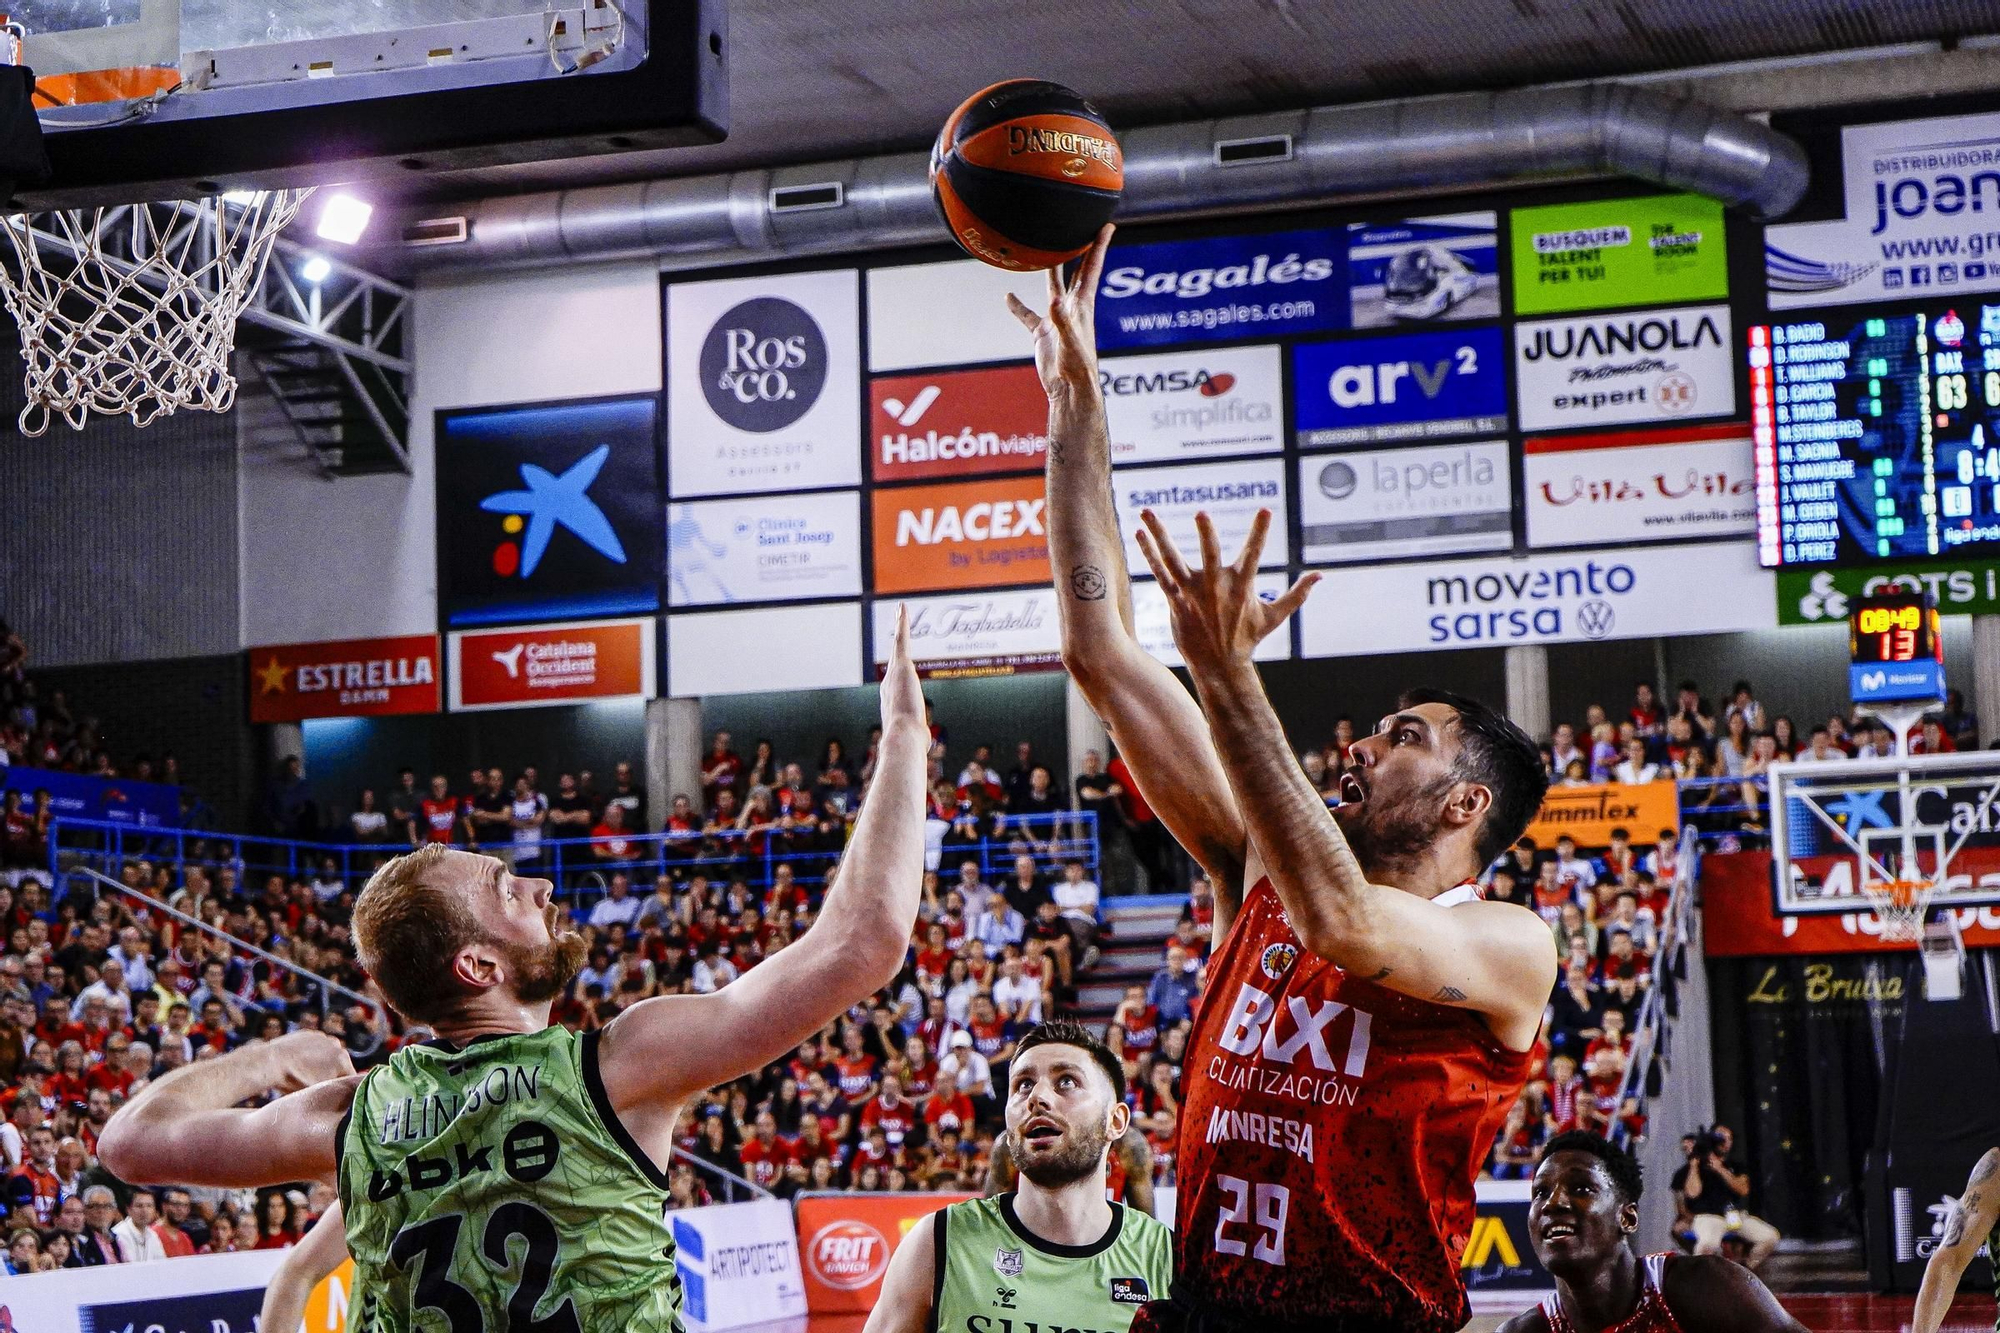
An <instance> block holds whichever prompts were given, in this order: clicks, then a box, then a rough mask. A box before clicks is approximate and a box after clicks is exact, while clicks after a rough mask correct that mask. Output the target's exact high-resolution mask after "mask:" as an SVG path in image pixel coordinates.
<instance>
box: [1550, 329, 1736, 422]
mask: <svg viewBox="0 0 2000 1333" xmlns="http://www.w3.org/2000/svg"><path fill="white" fill-rule="evenodd" d="M1735 362H1736V352H1735V344H1734V342H1733V341H1732V335H1731V332H1730V322H1729V307H1728V306H1726V305H1707V306H1691V307H1689V308H1687V309H1682V310H1638V311H1630V312H1627V313H1625V314H1617V315H1585V316H1580V317H1578V318H1576V319H1544V320H1524V321H1522V322H1521V323H1519V324H1516V325H1515V326H1514V378H1515V381H1516V384H1517V385H1518V389H1519V394H1520V404H1521V429H1523V430H1563V429H1566V428H1568V427H1571V426H1613V425H1620V424H1623V423H1626V422H1639V421H1673V420H1682V419H1689V418H1699V417H1718V416H1730V415H1733V414H1734V413H1735V411H1736V364H1735Z"/></svg>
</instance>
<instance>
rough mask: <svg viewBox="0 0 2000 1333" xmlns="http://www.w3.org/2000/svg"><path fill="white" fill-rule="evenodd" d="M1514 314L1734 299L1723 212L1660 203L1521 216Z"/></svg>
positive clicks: (1558, 208)
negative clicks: (1730, 280) (1719, 298)
mask: <svg viewBox="0 0 2000 1333" xmlns="http://www.w3.org/2000/svg"><path fill="white" fill-rule="evenodd" d="M1511 222H1512V234H1513V260H1514V309H1515V311H1516V312H1517V313H1519V314H1523V315H1539V314H1549V313H1553V312H1555V311H1559V310H1603V309H1607V308H1609V307H1612V306H1633V305H1668V304H1672V303H1676V302H1687V301H1702V300H1709V299H1713V298H1717V297H1723V296H1727V295H1729V262H1728V252H1727V249H1726V246H1725V242H1724V237H1723V220H1722V205H1721V204H1720V203H1717V202H1716V201H1715V200H1713V199H1708V198H1705V197H1703V196H1701V195H1698V194H1656V195H1646V196H1642V197H1640V198H1636V199H1601V200H1594V201H1592V202H1590V203H1582V204H1552V205H1549V206H1547V207H1542V208H1517V209H1515V210H1514V211H1513V214H1512V215H1511Z"/></svg>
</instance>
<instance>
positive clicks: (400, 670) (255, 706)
mask: <svg viewBox="0 0 2000 1333" xmlns="http://www.w3.org/2000/svg"><path fill="white" fill-rule="evenodd" d="M249 659H250V720H251V721H252V722H302V721H304V720H305V719H306V718H309V717H380V716H383V715H386V714H390V713H435V712H437V711H438V701H439V700H440V699H441V698H442V697H443V694H442V687H443V683H444V672H443V670H442V669H441V664H440V661H439V654H438V637H437V635H435V634H412V635H409V636H407V637H404V638H400V639H345V640H342V641H340V642H337V643H287V644H278V645H276V646H273V647H268V648H252V649H251V650H250V652H249Z"/></svg>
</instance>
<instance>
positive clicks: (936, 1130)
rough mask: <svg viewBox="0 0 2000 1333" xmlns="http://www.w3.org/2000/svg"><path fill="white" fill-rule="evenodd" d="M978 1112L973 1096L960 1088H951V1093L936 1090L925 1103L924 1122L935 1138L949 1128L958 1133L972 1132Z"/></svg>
mask: <svg viewBox="0 0 2000 1333" xmlns="http://www.w3.org/2000/svg"><path fill="white" fill-rule="evenodd" d="M976 1114H977V1110H976V1108H974V1106H973V1105H972V1098H970V1097H968V1096H966V1095H965V1092H964V1090H963V1089H960V1088H952V1089H950V1091H949V1095H947V1093H946V1092H945V1091H942V1090H941V1091H938V1092H935V1093H933V1094H931V1097H930V1100H928V1101H926V1102H925V1103H924V1124H925V1125H926V1126H928V1127H929V1129H930V1133H931V1137H932V1138H933V1139H935V1138H936V1137H937V1136H938V1134H940V1133H941V1132H943V1131H944V1130H947V1129H948V1130H952V1131H954V1132H955V1133H958V1134H969V1133H971V1132H972V1122H973V1118H974V1116H975V1115H976Z"/></svg>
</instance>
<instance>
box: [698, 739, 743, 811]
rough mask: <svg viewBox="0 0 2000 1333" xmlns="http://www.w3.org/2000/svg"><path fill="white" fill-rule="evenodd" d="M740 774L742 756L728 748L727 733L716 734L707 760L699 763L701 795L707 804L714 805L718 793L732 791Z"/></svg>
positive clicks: (741, 770)
mask: <svg viewBox="0 0 2000 1333" xmlns="http://www.w3.org/2000/svg"><path fill="white" fill-rule="evenodd" d="M742 772H743V756H742V755H739V754H737V753H736V751H734V750H732V749H730V748H729V733H728V732H726V731H718V732H716V733H715V742H714V744H712V745H711V746H710V747H709V751H708V756H707V758H705V759H703V760H702V761H701V793H702V795H703V796H704V797H705V798H707V802H708V804H709V805H711V806H712V805H714V804H715V798H716V796H717V795H718V794H719V793H721V792H724V791H729V790H732V789H734V788H735V786H736V779H737V776H738V775H739V774H741V773H742Z"/></svg>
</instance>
